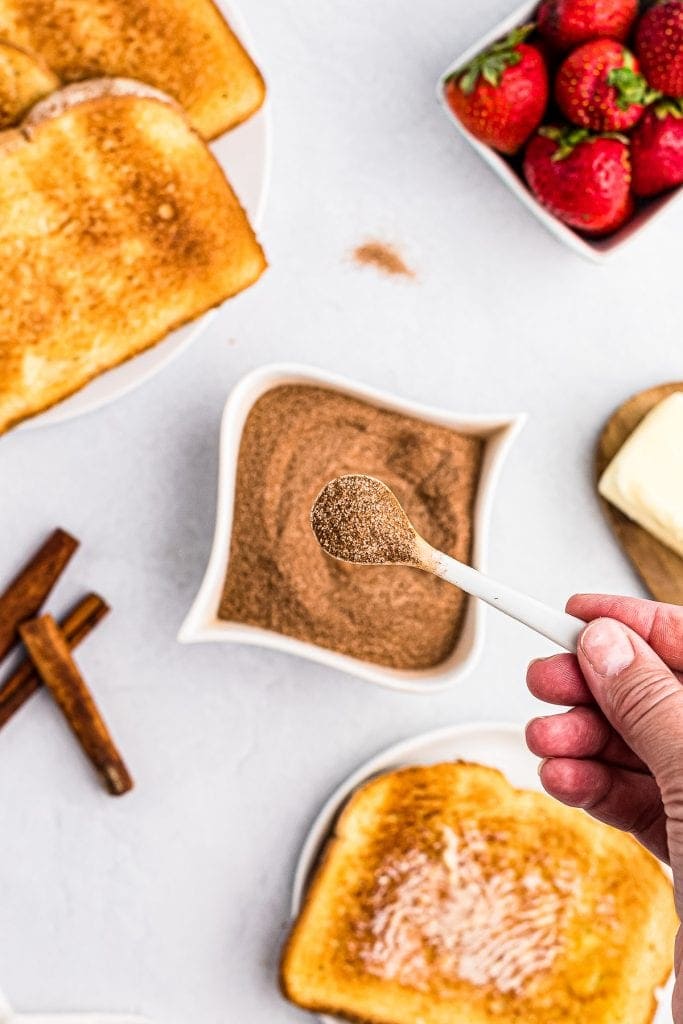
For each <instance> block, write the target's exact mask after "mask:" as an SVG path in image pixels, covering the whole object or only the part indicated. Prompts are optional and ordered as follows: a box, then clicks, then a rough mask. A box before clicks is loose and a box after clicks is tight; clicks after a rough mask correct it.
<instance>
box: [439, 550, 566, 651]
mask: <svg viewBox="0 0 683 1024" xmlns="http://www.w3.org/2000/svg"><path fill="white" fill-rule="evenodd" d="M429 556H430V557H429V562H428V565H429V569H430V570H431V571H432V572H433V573H434V575H435V576H439V577H440V578H441V579H442V580H447V582H448V583H453V584H454V585H455V586H456V587H460V589H461V590H465V591H466V592H467V593H468V594H472V595H473V597H478V598H480V599H481V600H482V601H485V602H486V604H490V605H492V606H493V607H494V608H497V609H498V611H501V612H504V613H505V614H506V615H509V616H510V618H512V619H517V621H518V622H523V623H524V625H525V626H529V628H530V629H534V630H535V631H536V632H537V633H540V634H541V636H544V637H546V638H547V639H548V640H552V641H553V643H556V644H558V646H560V647H563V648H564V649H565V651H571V652H572V654H573V653H575V651H576V648H577V646H578V642H579V634H580V633H581V630H582V629H583V628H584V626H585V625H586V623H585V622H582V620H581V619H577V618H575V617H574V616H573V615H568V614H567V612H560V611H557V610H556V609H555V608H549V607H548V605H546V604H543V603H542V602H541V601H537V600H536V598H534V597H529V596H528V594H523V593H522V592H521V591H519V590H515V589H514V588H513V587H508V586H506V585H505V584H504V583H498V581H497V580H492V579H491V578H490V577H489V576H484V574H483V573H481V572H478V571H477V570H476V569H473V568H472V567H471V566H469V565H464V564H463V563H462V562H457V561H456V560H455V559H454V558H450V557H449V556H448V555H444V554H443V552H441V551H436V550H435V549H433V548H431V549H430V552H429ZM425 562H427V559H425Z"/></svg>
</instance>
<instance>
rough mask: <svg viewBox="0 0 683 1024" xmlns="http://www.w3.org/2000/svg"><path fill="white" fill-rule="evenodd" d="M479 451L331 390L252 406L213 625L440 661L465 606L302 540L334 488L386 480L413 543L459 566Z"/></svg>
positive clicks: (411, 576) (379, 657) (399, 572)
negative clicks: (325, 492)
mask: <svg viewBox="0 0 683 1024" xmlns="http://www.w3.org/2000/svg"><path fill="white" fill-rule="evenodd" d="M483 449H484V441H483V439H482V438H479V437H471V436H466V435H462V434H459V433H457V432H456V431H454V430H450V429H448V428H446V427H441V426H437V425H435V424H430V423H425V422H423V421H422V420H417V419H414V418H412V417H409V416H404V415H401V414H399V413H394V412H389V411H387V410H384V409H380V408H376V407H375V406H373V405H370V404H369V403H366V402H363V401H361V400H359V399H355V398H351V397H349V396H347V395H343V394H340V393H339V392H336V391H330V390H327V389H324V388H318V387H312V386H308V385H283V386H280V387H276V388H273V389H272V390H270V391H268V392H266V394H264V395H263V396H262V397H261V398H260V399H259V400H258V401H257V402H256V403H255V404H254V406H253V408H252V410H251V412H250V414H249V416H248V418H247V421H246V424H245V427H244V431H243V434H242V442H241V445H240V451H239V458H238V466H237V485H236V493H235V507H234V518H233V530H232V541H231V550H230V559H229V566H228V572H227V576H226V579H225V584H224V588H223V595H222V598H221V602H220V607H219V616H220V617H221V618H222V619H224V620H227V621H233V622H240V623H244V624H248V625H253V626H260V627H262V628H264V629H269V630H273V631H275V632H278V633H282V634H284V635H286V636H291V637H296V638H297V639H300V640H304V641H308V642H311V643H315V644H318V645H320V646H322V647H326V648H328V649H331V650H334V651H339V652H341V653H343V654H348V655H351V656H353V657H356V658H362V659H364V660H366V661H372V662H375V663H377V664H381V665H386V666H390V667H393V668H400V669H425V668H431V667H432V666H435V665H438V664H440V663H441V662H442V661H444V660H445V659H446V658H447V657H448V656H449V655H450V654H451V652H452V651H453V648H454V647H455V644H456V643H457V640H458V636H459V634H460V630H461V628H462V620H463V615H464V611H465V604H466V601H467V598H466V596H465V595H464V594H463V593H462V592H461V591H459V590H457V589H456V588H455V587H452V586H450V585H449V584H447V583H443V582H442V581H441V580H437V579H435V578H434V577H431V576H428V575H426V574H425V573H423V572H421V571H420V570H419V569H413V568H410V567H408V566H385V565H348V564H345V563H344V562H339V561H337V560H336V559H334V558H331V557H330V556H329V555H327V554H325V552H324V551H323V550H322V549H321V548H320V546H319V544H318V542H317V541H316V538H315V536H314V534H313V531H312V529H311V523H310V513H311V508H312V506H313V503H314V501H315V498H316V496H317V495H318V494H319V493H320V491H321V489H322V488H323V487H324V485H325V484H326V483H327V482H328V481H330V480H331V479H332V478H334V477H337V476H343V475H346V474H353V473H363V474H367V475H368V476H373V477H377V478H379V479H381V480H383V481H385V482H386V484H387V485H388V486H389V487H390V488H391V489H392V490H393V492H394V493H395V495H396V497H397V498H398V500H399V502H400V503H401V505H402V506H403V508H404V509H405V511H406V513H407V515H408V517H409V518H410V520H411V522H412V523H413V524H414V526H415V528H416V529H417V530H418V532H419V533H420V534H421V535H422V536H423V537H425V539H426V540H428V541H429V542H430V543H431V544H433V545H434V546H435V547H436V548H439V549H440V550H442V551H445V552H447V553H448V554H450V555H453V556H454V557H455V558H458V559H460V560H461V561H467V560H468V559H469V555H470V548H471V541H472V508H473V504H474V499H475V495H476V490H477V483H478V479H479V473H480V468H481V459H482V454H483Z"/></svg>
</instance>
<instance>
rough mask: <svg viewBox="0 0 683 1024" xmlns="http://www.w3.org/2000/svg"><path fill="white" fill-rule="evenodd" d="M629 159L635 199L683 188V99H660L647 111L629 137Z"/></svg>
mask: <svg viewBox="0 0 683 1024" xmlns="http://www.w3.org/2000/svg"><path fill="white" fill-rule="evenodd" d="M631 159H632V160H633V191H634V192H635V194H636V195H637V196H655V195H657V193H659V192H665V191H666V190H667V189H669V188H675V187H676V185H683V100H663V101H662V102H661V103H657V104H655V106H654V107H652V108H651V109H650V110H648V111H647V113H646V114H645V117H644V118H643V120H642V121H641V122H640V124H639V125H638V127H637V128H636V130H635V131H634V133H633V135H632V136H631Z"/></svg>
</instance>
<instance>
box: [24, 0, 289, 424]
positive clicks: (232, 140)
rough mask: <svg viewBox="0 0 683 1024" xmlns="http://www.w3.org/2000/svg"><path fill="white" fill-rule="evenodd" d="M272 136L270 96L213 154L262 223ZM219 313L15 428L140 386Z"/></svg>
mask: <svg viewBox="0 0 683 1024" xmlns="http://www.w3.org/2000/svg"><path fill="white" fill-rule="evenodd" d="M217 6H218V7H219V8H220V9H221V11H222V13H223V15H224V16H225V18H226V19H227V20H228V22H229V23H230V25H231V27H232V28H233V29H234V31H235V32H236V33H237V35H239V37H240V39H241V40H242V42H243V43H244V45H245V46H246V48H247V50H248V51H249V53H250V54H251V56H252V57H253V58H254V60H255V61H256V63H257V64H258V63H259V60H258V55H257V54H256V53H255V51H254V47H253V45H252V40H251V36H250V34H249V31H248V29H247V27H246V25H245V23H244V19H243V17H242V15H241V13H240V12H239V10H238V8H237V7H236V6H235V4H234V3H233V2H232V0H230V2H228V0H217ZM271 137H272V125H271V118H270V109H269V105H268V100H266V102H265V104H264V106H263V107H262V108H261V109H260V110H259V111H258V113H256V114H254V116H253V117H251V118H250V119H249V120H248V121H246V122H245V123H244V124H241V125H239V126H238V127H237V128H233V129H232V131H229V132H226V133H225V134H224V135H222V136H221V137H220V138H218V139H216V140H215V141H214V142H212V143H211V150H212V152H213V154H214V156H215V157H216V159H217V160H218V162H219V164H220V165H221V167H222V168H223V170H224V171H225V173H226V175H227V177H228V179H229V181H230V183H231V185H232V186H233V188H234V189H235V192H236V193H237V196H238V197H239V200H240V202H241V203H242V205H243V207H244V209H245V210H246V211H247V214H248V216H249V220H250V221H251V223H252V224H253V225H254V227H255V228H257V229H258V228H259V227H260V225H261V222H262V219H263V211H264V208H265V203H266V195H267V191H268V178H269V175H270V159H271ZM216 313H217V310H215V309H214V310H210V311H209V312H208V313H205V314H204V315H203V316H201V317H200V318H199V319H197V320H193V321H192V322H191V323H189V324H185V326H184V327H180V328H178V330H177V331H173V332H172V333H171V334H169V335H168V336H167V337H166V338H165V339H164V341H161V342H159V344H158V345H155V346H154V347H153V348H150V349H148V350H147V351H146V352H143V353H142V354H141V355H139V356H135V357H134V358H133V359H129V360H128V361H127V362H125V363H123V364H122V365H121V366H116V367H114V369H113V370H108V371H107V372H106V373H103V374H101V375H100V376H99V377H97V378H96V379H95V380H93V381H91V382H90V384H87V385H86V386H85V387H84V388H82V389H81V390H80V391H77V392H76V394H75V395H71V397H70V398H66V399H64V401H63V402H59V404H58V405H55V406H53V407H52V408H51V409H48V410H47V411H46V412H43V413H41V414H40V415H38V416H33V417H32V418H31V419H29V420H25V421H24V422H23V423H21V424H20V425H19V426H18V427H17V428H16V429H17V430H33V429H35V428H36V427H44V426H49V425H52V424H54V423H62V422H64V421H65V420H70V419H73V418H74V417H75V416H81V415H83V414H84V413H87V412H93V411H94V410H95V409H99V408H100V406H102V405H106V403H107V402H113V401H114V400H115V399H116V398H120V397H121V396H122V395H125V394H126V393H127V392H129V391H132V390H133V388H137V387H139V386H140V384H144V382H145V381H147V380H149V379H150V377H153V376H154V375H155V374H156V373H158V372H159V371H160V370H161V369H163V367H164V366H167V365H168V364H169V363H170V362H171V360H173V359H175V358H176V356H178V355H180V353H181V352H183V351H184V349H186V348H187V347H188V345H191V344H192V342H193V341H196V340H197V338H198V337H199V336H200V334H201V333H202V332H203V331H205V330H206V328H207V327H208V326H209V324H210V323H211V321H212V319H213V318H214V317H215V316H216Z"/></svg>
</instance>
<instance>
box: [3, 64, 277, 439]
mask: <svg viewBox="0 0 683 1024" xmlns="http://www.w3.org/2000/svg"><path fill="white" fill-rule="evenodd" d="M264 267H265V258H264V255H263V252H262V250H261V247H260V246H259V243H258V242H257V240H256V237H255V235H254V232H253V231H252V229H251V227H250V225H249V222H248V220H247V217H246V215H245V213H244V212H243V210H242V208H241V207H240V204H239V202H238V200H237V198H236V196H235V194H234V193H233V191H232V189H231V188H230V185H229V184H228V182H227V181H226V179H225V176H224V175H223V172H222V171H221V169H220V167H219V166H218V164H217V163H216V161H215V160H214V158H213V156H212V155H211V153H210V152H209V150H208V148H207V146H206V144H205V143H204V142H203V141H202V140H201V139H200V138H199V136H198V135H197V134H196V132H194V131H193V130H192V128H191V127H190V125H189V124H188V122H187V119H186V117H185V115H184V113H183V112H182V110H181V109H180V108H179V107H178V106H177V104H175V103H174V102H173V101H172V100H170V99H169V98H168V97H166V96H164V95H163V94H161V93H158V92H156V91H155V90H151V89H149V88H148V87H146V86H141V85H140V84H139V83H135V82H128V81H124V80H118V79H109V80H107V79H103V80H99V81H94V82H88V83H83V84H78V85H73V86H69V87H67V88H65V89H62V90H59V91H58V92H56V93H53V94H52V95H51V96H49V97H48V98H47V99H45V100H42V101H41V102H40V103H39V104H38V105H37V106H36V107H34V108H33V109H32V111H31V112H30V114H29V115H28V117H27V118H26V119H25V120H24V121H23V123H22V125H21V128H20V130H19V129H16V130H14V129H11V130H8V131H6V132H3V133H0V294H2V295H3V296H4V301H3V302H2V304H1V305H0V433H1V432H2V431H4V430H6V429H7V428H8V427H10V426H11V425H12V424H14V423H17V422H19V421H20V420H22V419H24V418H26V417H27V416H31V415H33V414H34V413H37V412H40V411H41V410H43V409H46V408H47V407H48V406H50V405H52V404H53V403H55V402H58V401H59V400H60V399H62V398H65V397H66V396H67V395H69V394H71V393H72V392H74V391H76V390H78V389H79V388H80V387H82V386H83V385H84V384H86V383H87V382H88V381H89V380H90V379H91V378H92V377H94V376H95V375H97V374H99V373H101V372H102V371H104V370H107V369H109V368H110V367H112V366H115V365H117V364H118V363H121V362H123V361H124V360H126V359H128V358H129V357H130V356H133V355H135V354H136V353H138V352H141V351H142V350H143V349H146V348H149V347H150V346H151V345H153V344H155V342H157V341H160V340H161V339H162V338H163V337H164V336H165V335H166V334H167V333H168V332H169V331H170V330H172V329H173V328H175V327H178V326H179V325H181V324H183V323H186V322H187V321H188V320H191V319H193V318H194V317H197V316H199V315H200V314H201V313H203V312H205V311H206V310H207V309H209V308H210V307H212V306H215V305H217V304H219V303H221V302H222V301H223V300H224V299H226V298H228V297H229V296H231V295H234V294H235V293H236V292H239V291H241V290H242V289H243V288H246V287H247V286H248V285H250V284H252V283H253V282H254V281H255V280H256V279H257V278H258V277H259V275H260V274H261V272H262V271H263V269H264Z"/></svg>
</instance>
